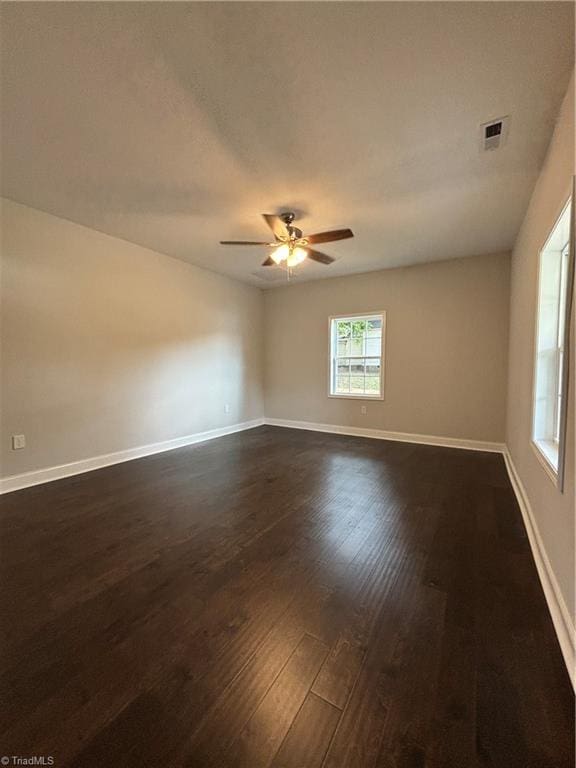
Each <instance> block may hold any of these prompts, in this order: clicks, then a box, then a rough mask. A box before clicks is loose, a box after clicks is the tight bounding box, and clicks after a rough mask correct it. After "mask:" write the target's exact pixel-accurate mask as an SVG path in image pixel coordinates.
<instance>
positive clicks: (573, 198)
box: [530, 179, 576, 493]
mask: <svg viewBox="0 0 576 768" xmlns="http://www.w3.org/2000/svg"><path fill="white" fill-rule="evenodd" d="M575 193H576V185H575V184H574V179H573V183H572V189H571V190H570V193H569V194H568V195H567V197H564V198H563V202H562V205H561V206H560V210H559V212H558V213H557V215H556V217H555V218H554V221H553V224H552V226H551V227H550V228H549V230H548V232H547V235H546V239H545V240H544V242H543V244H542V246H541V247H540V249H539V250H538V280H537V286H536V303H535V306H536V318H535V324H534V356H533V363H532V410H531V425H530V445H531V447H532V450H533V451H534V453H535V455H536V457H537V459H538V460H539V462H540V464H541V465H542V467H543V469H544V470H545V472H546V474H547V476H548V477H549V479H550V480H551V481H552V482H553V483H554V485H555V486H556V487H557V488H558V490H559V491H560V493H562V492H563V490H564V465H565V457H566V427H567V418H568V394H569V393H568V388H569V376H570V362H571V361H570V359H569V347H570V332H571V328H570V320H571V309H572V299H573V292H574V255H575V254H574V250H575V247H574V246H575V243H574V235H575V207H576V195H575ZM567 209H569V211H570V212H569V233H568V242H567V243H566V244H564V245H563V246H562V247H561V251H560V252H561V254H564V252H565V251H566V248H567V249H568V255H567V268H566V285H565V292H566V293H565V295H566V298H565V301H564V313H563V317H562V318H560V311H561V306H560V308H559V318H558V319H559V324H560V320H562V322H563V334H562V340H561V341H560V335H558V340H557V344H558V350H562V365H561V366H560V365H558V368H559V371H558V380H557V382H556V387H555V389H556V393H557V394H556V403H555V411H559V412H555V414H554V423H555V424H556V422H558V424H559V429H558V441H556V440H555V439H554V438H552V439H549V438H548V439H538V438H537V437H536V435H535V417H536V402H537V382H538V377H537V369H538V356H539V346H538V343H539V337H540V323H541V317H540V291H541V281H542V258H543V254H544V252H545V251H546V249H547V247H548V244H549V242H550V240H551V239H552V237H553V235H554V233H555V231H556V228H557V227H558V225H559V223H560V220H561V218H562V216H564V214H565V212H566V210H567ZM562 258H563V257H562V256H561V259H562ZM562 268H563V265H562V263H561V264H560V275H559V277H560V280H561V278H562ZM559 298H560V304H562V295H560V297H559ZM554 432H556V427H555V428H554Z"/></svg>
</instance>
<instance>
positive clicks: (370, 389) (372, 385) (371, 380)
mask: <svg viewBox="0 0 576 768" xmlns="http://www.w3.org/2000/svg"><path fill="white" fill-rule="evenodd" d="M366 394H367V395H379V394H380V376H368V375H367V376H366Z"/></svg>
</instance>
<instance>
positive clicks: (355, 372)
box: [350, 360, 364, 376]
mask: <svg viewBox="0 0 576 768" xmlns="http://www.w3.org/2000/svg"><path fill="white" fill-rule="evenodd" d="M350 373H351V375H352V376H364V360H352V361H351V364H350Z"/></svg>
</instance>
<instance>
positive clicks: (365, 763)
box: [0, 427, 574, 768]
mask: <svg viewBox="0 0 576 768" xmlns="http://www.w3.org/2000/svg"><path fill="white" fill-rule="evenodd" d="M1 505H2V510H3V513H2V531H1V535H2V539H1V546H2V559H1V578H2V595H1V608H2V629H3V633H4V636H3V640H2V657H3V659H2V660H3V675H2V681H1V690H2V698H3V706H2V712H1V720H2V722H1V730H0V733H1V734H2V736H1V737H0V754H4V755H10V756H12V755H21V756H30V755H45V756H53V758H54V764H55V765H56V766H74V768H90V767H91V766H94V768H96V767H98V768H116V766H118V767H119V768H132V767H133V768H136V766H137V767H138V768H143V766H153V767H154V768H171V767H172V766H178V767H179V768H184V767H186V768H210V767H214V768H231V767H234V768H240V767H241V766H242V767H244V766H245V767H246V768H264V766H273V768H316V767H318V768H319V767H320V766H323V767H324V768H349V767H350V766H354V767H356V768H371V767H372V766H374V767H376V766H378V767H379V768H393V767H395V768H398V767H400V766H401V767H402V768H475V767H477V768H484V767H489V768H568V767H569V766H570V767H571V766H573V765H574V753H573V743H574V724H573V723H574V708H573V697H572V692H571V687H570V683H569V681H568V676H567V673H566V670H565V667H564V664H563V661H562V658H561V654H560V650H559V647H558V644H557V641H556V638H555V635H554V631H553V627H552V623H551V620H550V618H549V615H548V611H547V607H546V604H545V601H544V597H543V594H542V590H541V587H540V584H539V581H538V576H537V573H536V570H535V566H534V563H533V561H532V557H531V554H530V548H529V545H528V541H527V538H526V535H525V532H524V528H523V524H522V521H521V517H520V513H519V511H518V508H517V505H516V502H515V499H514V495H513V492H512V489H511V487H510V484H509V481H508V479H507V475H506V471H505V467H504V463H503V460H502V457H501V456H499V455H495V454H487V453H476V452H472V451H464V450H455V449H447V448H435V447H428V446H417V445H410V444H407V443H393V442H384V441H379V440H367V439H363V438H350V437H343V436H338V435H325V434H320V433H312V432H302V431H295V430H287V429H280V428H274V427H262V428H259V429H255V430H252V431H250V432H244V433H240V434H236V435H232V436H229V437H226V438H222V439H219V440H214V441H212V442H209V443H205V444H203V445H197V446H192V447H189V448H184V449H181V450H177V451H171V452H169V453H164V454H160V455H157V456H152V457H149V458H145V459H141V460H139V461H132V462H128V463H125V464H120V465H117V466H114V467H109V468H106V469H103V470H100V471H97V472H92V473H89V474H85V475H81V476H77V477H73V478H69V479H67V480H62V481H59V482H55V483H50V484H47V485H43V486H37V487H35V488H30V489H27V490H23V491H19V492H16V493H12V494H9V495H6V496H4V497H3V498H2V500H1Z"/></svg>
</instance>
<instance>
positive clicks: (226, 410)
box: [224, 403, 230, 413]
mask: <svg viewBox="0 0 576 768" xmlns="http://www.w3.org/2000/svg"><path fill="white" fill-rule="evenodd" d="M224 413H230V406H229V405H228V403H226V405H225V406H224Z"/></svg>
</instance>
